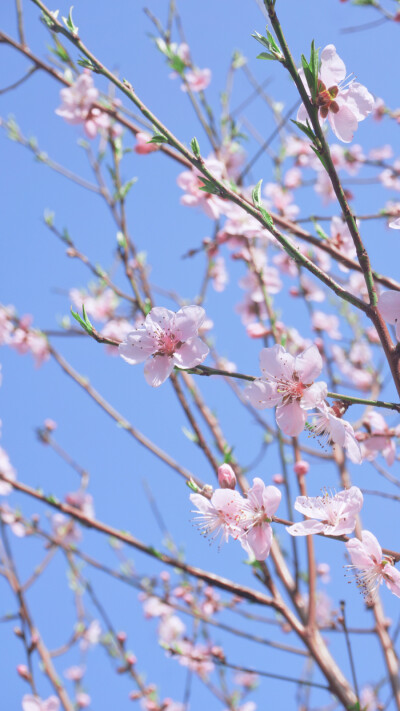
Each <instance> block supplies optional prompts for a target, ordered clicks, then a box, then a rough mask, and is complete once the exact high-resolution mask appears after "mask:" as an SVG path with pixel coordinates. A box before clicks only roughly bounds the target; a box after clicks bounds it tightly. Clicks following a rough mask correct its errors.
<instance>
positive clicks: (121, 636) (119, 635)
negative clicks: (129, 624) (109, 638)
mask: <svg viewBox="0 0 400 711" xmlns="http://www.w3.org/2000/svg"><path fill="white" fill-rule="evenodd" d="M117 640H118V642H119V643H120V644H124V643H125V642H126V632H124V631H123V630H121V631H120V632H117Z"/></svg>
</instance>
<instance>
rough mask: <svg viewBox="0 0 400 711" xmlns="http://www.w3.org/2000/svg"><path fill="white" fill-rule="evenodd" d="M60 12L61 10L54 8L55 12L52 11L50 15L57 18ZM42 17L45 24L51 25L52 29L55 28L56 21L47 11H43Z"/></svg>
mask: <svg viewBox="0 0 400 711" xmlns="http://www.w3.org/2000/svg"><path fill="white" fill-rule="evenodd" d="M58 13H59V10H54V12H51V13H50V15H52V16H53V17H54V19H55V20H57V18H58ZM40 19H41V21H42V22H43V24H44V25H46V26H47V27H49V28H50V29H51V30H53V29H54V28H55V22H54V21H53V20H52V19H51V17H49V16H48V15H47V14H46V13H45V12H42V14H41V16H40Z"/></svg>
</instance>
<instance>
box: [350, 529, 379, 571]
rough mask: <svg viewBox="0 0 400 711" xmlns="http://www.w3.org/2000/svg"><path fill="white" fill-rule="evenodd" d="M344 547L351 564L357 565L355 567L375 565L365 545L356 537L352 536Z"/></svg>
mask: <svg viewBox="0 0 400 711" xmlns="http://www.w3.org/2000/svg"><path fill="white" fill-rule="evenodd" d="M364 533H365V531H363V535H364ZM346 548H347V550H348V552H349V555H350V559H351V562H352V564H353V565H355V566H357V568H371V567H372V566H374V565H375V563H374V561H373V560H372V558H371V556H370V555H369V554H368V552H367V550H366V548H365V545H364V544H363V543H362V542H361V541H359V540H358V538H352V539H351V540H350V541H347V543H346Z"/></svg>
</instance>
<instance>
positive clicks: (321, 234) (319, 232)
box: [312, 220, 329, 241]
mask: <svg viewBox="0 0 400 711" xmlns="http://www.w3.org/2000/svg"><path fill="white" fill-rule="evenodd" d="M312 223H313V225H314V229H315V231H316V233H317V235H318V236H319V237H321V239H323V240H324V241H325V240H329V237H328V235H327V234H326V232H324V230H323V229H322V227H321V225H319V224H318V222H316V221H315V220H312Z"/></svg>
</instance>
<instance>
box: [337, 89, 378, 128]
mask: <svg viewBox="0 0 400 711" xmlns="http://www.w3.org/2000/svg"><path fill="white" fill-rule="evenodd" d="M342 96H343V99H344V100H345V102H346V105H347V106H348V107H349V109H351V111H352V112H353V114H354V116H355V117H356V119H357V121H363V120H364V119H365V118H366V117H367V116H368V114H370V113H371V111H372V109H373V108H374V104H375V100H374V97H373V96H372V94H370V93H369V91H368V89H367V88H366V87H365V86H363V85H362V84H359V83H358V82H353V83H352V84H350V86H349V88H348V90H347V91H345V92H343V94H342Z"/></svg>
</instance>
